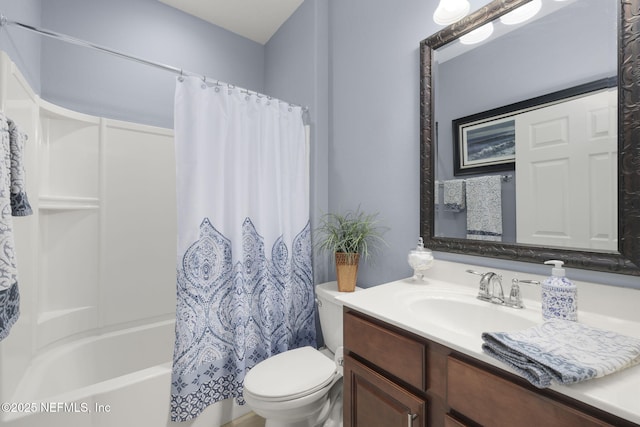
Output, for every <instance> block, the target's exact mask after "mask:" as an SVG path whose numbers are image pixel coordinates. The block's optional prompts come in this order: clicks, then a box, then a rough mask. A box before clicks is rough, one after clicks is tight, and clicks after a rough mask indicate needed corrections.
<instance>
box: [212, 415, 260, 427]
mask: <svg viewBox="0 0 640 427" xmlns="http://www.w3.org/2000/svg"><path fill="white" fill-rule="evenodd" d="M222 427H264V418H262V417H259V416H258V415H256V414H254V413H253V412H249V413H248V414H247V415H243V416H242V417H240V418H237V419H235V420H233V421H231V422H230V423H227V424H225V425H223V426H222Z"/></svg>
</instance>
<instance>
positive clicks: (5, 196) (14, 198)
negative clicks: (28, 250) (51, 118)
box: [0, 113, 32, 340]
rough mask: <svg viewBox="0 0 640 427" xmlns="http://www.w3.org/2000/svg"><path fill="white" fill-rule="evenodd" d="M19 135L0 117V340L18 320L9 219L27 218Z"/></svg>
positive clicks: (13, 255)
mask: <svg viewBox="0 0 640 427" xmlns="http://www.w3.org/2000/svg"><path fill="white" fill-rule="evenodd" d="M25 140H26V135H25V134H23V133H22V132H21V131H20V129H19V128H18V127H17V126H16V124H15V123H14V122H13V121H12V120H11V119H9V118H7V117H6V116H5V115H4V114H3V113H0V340H2V339H4V338H5V337H6V336H7V335H8V334H9V331H10V330H11V327H12V326H13V324H14V323H15V322H16V321H17V320H18V317H19V316H20V293H19V291H18V271H17V263H16V255H15V244H14V238H13V219H12V216H26V215H31V213H32V209H31V206H30V205H29V200H28V199H27V195H26V192H25V172H24V163H23V157H24V156H23V154H24V141H25Z"/></svg>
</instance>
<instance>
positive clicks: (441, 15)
mask: <svg viewBox="0 0 640 427" xmlns="http://www.w3.org/2000/svg"><path fill="white" fill-rule="evenodd" d="M470 8H471V5H470V4H469V2H468V1H467V0H440V4H438V7H437V8H436V11H435V12H433V20H434V21H435V23H436V24H438V25H450V24H453V23H454V22H456V21H459V20H460V19H462V18H464V17H465V16H466V15H467V13H469V9H470Z"/></svg>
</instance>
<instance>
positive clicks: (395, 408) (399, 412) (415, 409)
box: [344, 356, 426, 427]
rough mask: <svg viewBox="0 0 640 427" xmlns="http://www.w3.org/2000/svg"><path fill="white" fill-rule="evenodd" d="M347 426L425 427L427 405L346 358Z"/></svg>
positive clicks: (345, 394)
mask: <svg viewBox="0 0 640 427" xmlns="http://www.w3.org/2000/svg"><path fill="white" fill-rule="evenodd" d="M344 361H345V367H344V387H345V389H344V396H345V400H344V425H345V427H424V426H425V421H424V420H425V415H426V403H425V401H424V400H423V399H420V398H419V397H417V396H415V395H414V394H412V393H410V392H408V391H407V390H405V389H403V388H402V387H400V386H398V385H397V384H395V383H393V382H391V381H390V380H388V379H387V378H385V377H383V376H382V375H380V374H378V373H377V372H375V371H373V370H371V369H369V368H368V367H366V366H364V365H363V364H361V363H359V362H358V361H356V360H355V359H353V358H351V357H350V356H346V357H345V358H344Z"/></svg>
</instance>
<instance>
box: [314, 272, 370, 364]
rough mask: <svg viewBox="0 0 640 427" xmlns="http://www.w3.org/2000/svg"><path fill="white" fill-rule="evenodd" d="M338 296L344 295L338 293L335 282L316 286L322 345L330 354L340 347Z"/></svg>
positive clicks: (340, 332) (340, 319)
mask: <svg viewBox="0 0 640 427" xmlns="http://www.w3.org/2000/svg"><path fill="white" fill-rule="evenodd" d="M359 290H360V288H357V287H356V292H357V291H359ZM339 295H344V292H339V291H338V283H337V282H327V283H321V284H319V285H317V286H316V298H317V300H318V316H320V326H321V327H322V337H323V338H324V345H326V346H327V348H329V350H331V352H332V353H335V352H336V348H338V347H339V346H341V345H342V303H341V302H340V301H337V300H336V297H337V296H339Z"/></svg>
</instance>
